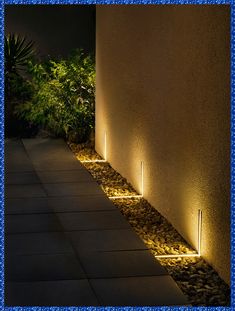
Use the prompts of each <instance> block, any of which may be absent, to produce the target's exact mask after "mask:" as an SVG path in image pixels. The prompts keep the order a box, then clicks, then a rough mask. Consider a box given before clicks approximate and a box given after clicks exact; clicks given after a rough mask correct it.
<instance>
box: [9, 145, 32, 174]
mask: <svg viewBox="0 0 235 311" xmlns="http://www.w3.org/2000/svg"><path fill="white" fill-rule="evenodd" d="M4 154H5V155H4V159H5V163H4V166H5V171H6V172H24V171H33V165H32V163H31V161H30V160H29V157H28V155H27V153H26V150H25V148H24V146H23V144H22V142H21V140H15V139H9V140H7V141H6V142H5V145H4Z"/></svg>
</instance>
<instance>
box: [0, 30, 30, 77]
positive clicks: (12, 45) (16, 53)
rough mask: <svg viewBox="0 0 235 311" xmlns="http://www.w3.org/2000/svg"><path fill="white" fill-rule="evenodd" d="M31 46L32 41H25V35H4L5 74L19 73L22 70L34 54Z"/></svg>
mask: <svg viewBox="0 0 235 311" xmlns="http://www.w3.org/2000/svg"><path fill="white" fill-rule="evenodd" d="M33 46H34V43H33V41H28V42H27V41H26V38H25V37H21V36H19V35H16V34H9V35H7V36H5V46H4V53H5V74H19V72H20V70H24V69H25V68H26V66H27V62H28V60H29V59H31V57H32V56H33V55H34V47H33Z"/></svg>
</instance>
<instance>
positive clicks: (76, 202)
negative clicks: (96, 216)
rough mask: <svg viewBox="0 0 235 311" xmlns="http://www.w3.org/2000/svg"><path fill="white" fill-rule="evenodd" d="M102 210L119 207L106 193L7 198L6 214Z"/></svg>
mask: <svg viewBox="0 0 235 311" xmlns="http://www.w3.org/2000/svg"><path fill="white" fill-rule="evenodd" d="M100 210H101V211H102V210H117V208H116V207H115V205H114V204H113V203H112V202H111V201H110V200H109V199H108V198H107V197H105V196H104V195H94V196H72V197H69V196H68V197H67V196H66V197H50V198H48V197H47V198H7V199H6V200H5V214H33V213H50V212H86V211H100Z"/></svg>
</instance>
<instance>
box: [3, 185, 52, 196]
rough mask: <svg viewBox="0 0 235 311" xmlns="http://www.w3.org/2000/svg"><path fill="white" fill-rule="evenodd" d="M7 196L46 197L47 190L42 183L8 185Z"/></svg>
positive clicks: (6, 188)
mask: <svg viewBox="0 0 235 311" xmlns="http://www.w3.org/2000/svg"><path fill="white" fill-rule="evenodd" d="M5 197H6V198H34V197H46V192H45V190H44V189H43V187H42V185H40V184H34V185H6V187H5Z"/></svg>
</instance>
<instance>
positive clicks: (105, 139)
mask: <svg viewBox="0 0 235 311" xmlns="http://www.w3.org/2000/svg"><path fill="white" fill-rule="evenodd" d="M104 160H105V161H107V133H106V131H105V132H104Z"/></svg>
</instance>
